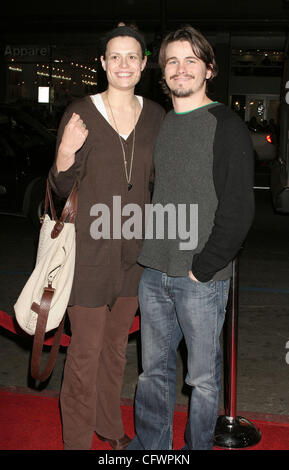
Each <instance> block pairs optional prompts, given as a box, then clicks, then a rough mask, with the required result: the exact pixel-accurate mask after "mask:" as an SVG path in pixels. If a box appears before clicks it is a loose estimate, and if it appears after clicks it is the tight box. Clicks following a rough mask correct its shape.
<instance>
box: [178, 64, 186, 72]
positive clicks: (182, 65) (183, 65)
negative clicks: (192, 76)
mask: <svg viewBox="0 0 289 470" xmlns="http://www.w3.org/2000/svg"><path fill="white" fill-rule="evenodd" d="M185 71H186V67H185V63H184V62H178V67H177V72H178V73H185Z"/></svg>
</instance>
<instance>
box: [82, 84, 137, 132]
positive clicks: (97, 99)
mask: <svg viewBox="0 0 289 470" xmlns="http://www.w3.org/2000/svg"><path fill="white" fill-rule="evenodd" d="M135 96H136V98H137V99H138V101H139V104H140V105H141V107H143V97H142V96H138V95H135ZM91 99H92V102H93V103H94V105H95V106H96V108H97V109H98V111H99V112H100V113H101V114H102V116H103V117H104V119H106V120H107V122H108V123H109V124H110V122H109V119H108V115H107V112H106V108H105V105H104V102H103V99H102V96H101V93H97V94H96V95H92V96H91ZM119 135H120V136H121V137H123V139H124V140H126V139H127V138H128V134H119Z"/></svg>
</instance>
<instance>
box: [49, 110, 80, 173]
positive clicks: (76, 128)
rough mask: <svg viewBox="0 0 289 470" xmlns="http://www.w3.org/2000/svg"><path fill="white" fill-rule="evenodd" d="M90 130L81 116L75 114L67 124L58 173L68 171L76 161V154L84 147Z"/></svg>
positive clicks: (59, 154)
mask: <svg viewBox="0 0 289 470" xmlns="http://www.w3.org/2000/svg"><path fill="white" fill-rule="evenodd" d="M87 136H88V130H87V129H86V125H85V124H84V122H83V120H82V119H81V118H80V116H79V114H76V113H73V114H72V116H71V118H70V119H69V121H68V123H67V124H66V126H65V128H64V132H63V136H62V139H61V142H60V145H59V148H58V153H57V158H56V167H57V170H58V171H66V170H68V168H70V167H71V166H72V165H73V164H74V161H75V154H76V152H77V151H78V150H79V149H80V148H81V147H82V146H83V144H84V142H85V140H86V138H87Z"/></svg>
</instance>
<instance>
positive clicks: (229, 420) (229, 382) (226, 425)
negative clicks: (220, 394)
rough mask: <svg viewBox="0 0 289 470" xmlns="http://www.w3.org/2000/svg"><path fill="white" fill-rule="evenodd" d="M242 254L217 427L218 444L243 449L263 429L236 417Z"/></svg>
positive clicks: (226, 336)
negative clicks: (221, 409) (221, 407)
mask: <svg viewBox="0 0 289 470" xmlns="http://www.w3.org/2000/svg"><path fill="white" fill-rule="evenodd" d="M238 307H239V257H238V256H237V257H236V258H235V259H234V261H233V276H232V280H231V286H230V292H229V298H228V305H227V313H226V320H225V324H224V329H223V340H224V411H225V414H224V415H220V416H219V417H218V420H217V425H216V429H215V439H214V444H215V446H217V447H226V448H230V449H242V448H244V447H250V446H253V445H256V444H257V443H258V442H259V441H260V439H261V433H260V430H259V429H257V428H256V427H255V426H254V425H253V424H252V423H251V422H250V421H249V420H247V419H246V418H242V417H241V416H237V415H236V414H237V357H238Z"/></svg>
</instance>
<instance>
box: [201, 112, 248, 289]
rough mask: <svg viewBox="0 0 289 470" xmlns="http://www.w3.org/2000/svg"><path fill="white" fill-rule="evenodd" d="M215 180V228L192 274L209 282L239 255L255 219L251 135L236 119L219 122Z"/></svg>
mask: <svg viewBox="0 0 289 470" xmlns="http://www.w3.org/2000/svg"><path fill="white" fill-rule="evenodd" d="M213 177H214V184H215V189H216V194H217V197H218V207H217V210H216V213H215V219H214V225H213V228H212V231H211V234H210V236H209V238H208V240H207V242H206V244H205V246H204V248H203V250H202V251H201V252H200V253H198V254H196V255H194V258H193V263H192V274H193V276H194V277H195V278H196V279H197V280H198V281H201V282H207V281H209V280H211V279H212V278H213V276H214V275H215V274H216V273H217V272H218V271H220V270H221V269H223V268H224V267H225V266H227V264H228V263H229V262H230V261H232V260H233V259H234V258H235V256H236V255H237V254H238V252H239V250H240V248H241V246H242V243H243V242H244V240H245V238H246V235H247V233H248V231H249V229H250V227H251V224H252V221H253V217H254V209H255V204H254V189H253V186H254V154H253V148H252V142H251V138H250V135H249V132H248V130H247V128H246V126H245V124H244V123H243V122H242V121H241V120H240V119H239V118H238V117H237V116H236V117H235V116H231V117H230V118H227V119H225V121H223V122H220V123H218V125H217V128H216V134H215V141H214V164H213Z"/></svg>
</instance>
